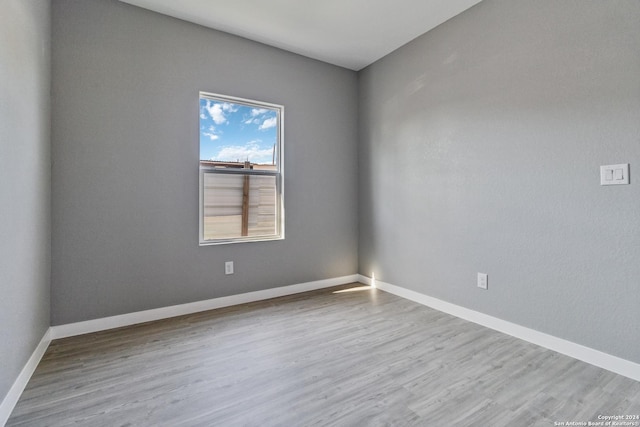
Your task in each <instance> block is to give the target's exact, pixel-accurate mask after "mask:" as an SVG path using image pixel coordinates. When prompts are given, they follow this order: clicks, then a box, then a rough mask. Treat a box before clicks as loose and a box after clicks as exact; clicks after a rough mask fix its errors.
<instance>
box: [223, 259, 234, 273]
mask: <svg viewBox="0 0 640 427" xmlns="http://www.w3.org/2000/svg"><path fill="white" fill-rule="evenodd" d="M224 274H233V261H227V262H225V263H224Z"/></svg>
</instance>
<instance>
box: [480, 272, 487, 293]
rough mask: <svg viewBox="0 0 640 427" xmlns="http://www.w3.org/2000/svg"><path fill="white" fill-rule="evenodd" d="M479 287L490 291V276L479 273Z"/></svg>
mask: <svg viewBox="0 0 640 427" xmlns="http://www.w3.org/2000/svg"><path fill="white" fill-rule="evenodd" d="M478 287H479V288H480V289H484V290H485V291H486V290H487V289H489V275H488V274H486V273H478Z"/></svg>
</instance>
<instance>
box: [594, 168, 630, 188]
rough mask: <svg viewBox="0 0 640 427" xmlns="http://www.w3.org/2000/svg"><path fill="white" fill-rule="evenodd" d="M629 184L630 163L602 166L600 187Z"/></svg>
mask: <svg viewBox="0 0 640 427" xmlns="http://www.w3.org/2000/svg"><path fill="white" fill-rule="evenodd" d="M628 183H629V163H624V164H621V165H606V166H600V185H620V184H628Z"/></svg>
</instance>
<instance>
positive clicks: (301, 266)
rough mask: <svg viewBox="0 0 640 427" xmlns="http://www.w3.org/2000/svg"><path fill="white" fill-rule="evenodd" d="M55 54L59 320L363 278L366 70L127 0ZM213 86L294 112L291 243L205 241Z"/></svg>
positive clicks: (90, 2) (289, 127) (59, 17)
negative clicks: (228, 266)
mask: <svg viewBox="0 0 640 427" xmlns="http://www.w3.org/2000/svg"><path fill="white" fill-rule="evenodd" d="M52 61H53V67H52V70H53V80H52V86H53V88H52V90H53V92H52V96H53V103H54V105H55V108H54V109H53V115H52V118H53V126H52V156H53V186H52V188H53V190H52V191H53V267H52V324H53V325H59V324H65V323H69V322H75V321H82V320H87V319H93V318H100V317H104V316H110V315H117V314H122V313H129V312H134V311H138V310H145V309H151V308H156V307H163V306H168V305H173V304H180V303H187V302H191V301H198V300H203V299H207V298H215V297H221V296H226V295H232V294H239V293H243V292H249V291H256V290H262V289H267V288H272V287H276V286H283V285H290V284H296V283H302V282H307V281H313V280H320V279H327V278H333V277H338V276H343V275H349V274H354V273H356V272H357V231H358V230H357V228H358V226H357V168H356V165H357V156H356V150H357V123H356V120H357V75H356V73H355V72H352V71H348V70H345V69H341V68H338V67H334V66H331V65H327V64H323V63H320V62H317V61H314V60H310V59H306V58H303V57H300V56H297V55H294V54H291V53H286V52H283V51H280V50H277V49H274V48H270V47H267V46H265V45H261V44H258V43H254V42H250V41H248V40H245V39H242V38H238V37H235V36H231V35H228V34H225V33H221V32H217V31H213V30H210V29H206V28H204V27H200V26H197V25H193V24H190V23H186V22H184V21H180V20H177V19H172V18H168V17H166V16H163V15H159V14H156V13H153V12H149V11H146V10H143V9H139V8H136V7H133V6H130V5H127V4H123V3H120V2H117V1H115V0H82V1H80V0H54V1H53V50H52ZM200 90H204V91H209V92H214V93H221V94H226V95H233V96H239V97H247V98H251V99H256V100H261V101H267V102H272V103H277V104H283V105H284V106H285V122H284V132H285V143H284V148H285V155H284V162H285V164H284V165H285V212H286V239H285V240H283V241H276V242H263V243H243V244H234V245H225V246H208V247H199V246H198V155H199V151H198V150H199V147H198V144H199V142H198V91H200ZM225 261H234V262H235V271H236V272H235V274H234V275H232V276H225V275H224V262H225Z"/></svg>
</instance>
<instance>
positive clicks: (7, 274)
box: [0, 0, 51, 401]
mask: <svg viewBox="0 0 640 427" xmlns="http://www.w3.org/2000/svg"><path fill="white" fill-rule="evenodd" d="M49 30H50V8H49V4H48V2H42V1H40V0H3V1H1V2H0V203H1V204H2V207H1V208H0V294H1V295H2V297H1V298H0V401H2V400H3V399H4V397H5V396H6V394H7V392H8V391H9V389H10V388H11V385H12V384H13V382H14V381H15V380H16V378H17V377H18V374H19V373H20V371H21V370H22V368H23V367H24V364H25V362H26V361H27V360H28V359H29V357H30V356H31V354H32V353H33V350H35V348H36V346H37V344H38V342H40V340H41V339H42V337H43V335H44V333H45V332H46V330H47V328H48V327H49V276H50V262H51V255H50V253H51V252H50V246H51V245H50V235H51V229H50V179H51V166H50V148H49V79H50V62H49V59H50V56H49V44H50V31H49Z"/></svg>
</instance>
